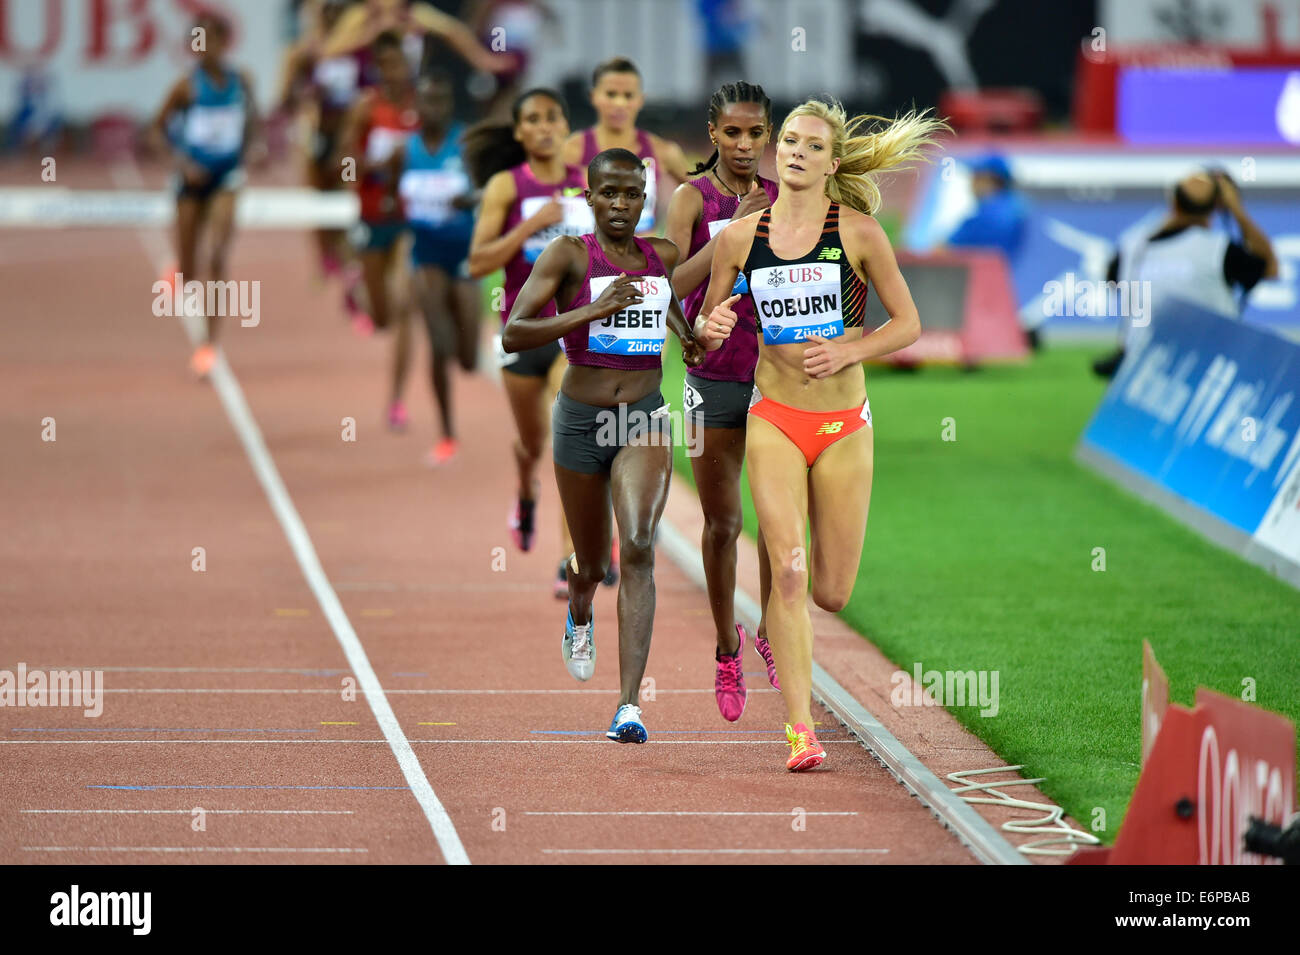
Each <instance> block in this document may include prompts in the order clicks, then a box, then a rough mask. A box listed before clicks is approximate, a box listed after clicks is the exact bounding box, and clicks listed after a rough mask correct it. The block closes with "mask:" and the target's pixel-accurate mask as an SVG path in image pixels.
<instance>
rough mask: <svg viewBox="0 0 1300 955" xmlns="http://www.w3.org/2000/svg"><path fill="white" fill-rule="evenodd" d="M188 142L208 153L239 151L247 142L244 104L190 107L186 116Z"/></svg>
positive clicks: (186, 138)
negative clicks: (245, 138) (245, 140)
mask: <svg viewBox="0 0 1300 955" xmlns="http://www.w3.org/2000/svg"><path fill="white" fill-rule="evenodd" d="M185 142H186V144H187V145H189V146H193V147H195V148H196V149H201V150H203V151H204V152H209V153H219V154H228V153H237V152H239V147H240V146H241V145H242V144H243V142H244V107H243V105H242V104H240V103H234V104H231V105H230V106H191V107H190V110H189V112H188V113H187V114H186V117H185Z"/></svg>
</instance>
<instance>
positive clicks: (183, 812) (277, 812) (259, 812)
mask: <svg viewBox="0 0 1300 955" xmlns="http://www.w3.org/2000/svg"><path fill="white" fill-rule="evenodd" d="M22 812H29V813H40V814H51V813H57V814H58V815H61V816H91V815H95V816H98V815H113V816H119V815H120V816H191V815H193V814H194V810H193V809H24V810H22ZM204 812H206V813H207V814H208V815H210V816H351V815H353V811H352V810H351V809H205V810H204ZM786 815H787V816H788V815H790V814H789V813H786ZM808 815H810V816H815V815H817V813H813V812H810V813H808Z"/></svg>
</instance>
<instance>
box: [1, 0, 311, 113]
mask: <svg viewBox="0 0 1300 955" xmlns="http://www.w3.org/2000/svg"><path fill="white" fill-rule="evenodd" d="M204 8H207V9H212V10H215V11H217V12H219V13H222V14H225V16H226V17H227V19H229V21H230V24H231V27H232V30H233V35H232V37H231V48H230V54H229V61H230V64H231V65H232V66H234V67H236V68H237V69H242V70H244V71H246V72H247V73H248V74H249V77H250V79H251V80H252V83H253V89H254V93H255V95H256V97H257V101H258V105H259V106H260V107H261V108H262V109H263V110H264V111H265V110H266V108H267V107H268V106H269V105H270V104H269V102H268V100H269V97H271V96H273V95H274V93H275V85H276V81H277V73H278V71H279V69H280V61H281V58H282V54H281V47H282V40H283V34H284V29H285V26H286V20H285V17H286V11H287V8H288V5H287V2H286V0H0V119H7V118H8V117H11V116H13V115H14V113H15V112H16V111H17V109H18V99H19V89H20V84H21V82H22V79H23V77H24V75H26V74H27V73H29V71H32V70H37V71H39V72H40V74H41V75H42V76H43V77H44V78H45V79H46V80H47V81H49V82H51V83H52V85H53V91H52V95H53V103H51V104H50V106H51V108H52V109H53V110H54V111H56V112H57V113H59V114H61V115H62V117H63V118H64V119H65V120H67V121H69V122H74V123H81V122H86V121H89V120H92V119H94V118H95V117H97V116H100V115H103V114H105V113H121V114H125V115H127V116H130V117H132V118H134V119H137V120H145V119H148V118H150V117H152V116H153V114H154V112H155V111H156V110H157V109H158V107H159V106H161V105H162V101H163V97H164V96H165V95H166V92H167V90H168V89H169V88H170V87H171V84H172V83H174V82H176V80H177V79H178V78H179V77H180V75H181V73H182V71H184V70H187V69H190V68H192V67H193V66H194V64H195V62H196V60H195V58H194V56H193V55H192V54H191V53H190V47H189V43H190V29H191V28H192V27H193V25H194V20H195V16H196V14H197V13H198V11H199V10H200V9H204Z"/></svg>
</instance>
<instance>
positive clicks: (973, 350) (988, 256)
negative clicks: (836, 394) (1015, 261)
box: [867, 249, 1029, 367]
mask: <svg viewBox="0 0 1300 955" xmlns="http://www.w3.org/2000/svg"><path fill="white" fill-rule="evenodd" d="M898 267H899V269H900V270H901V271H902V273H903V278H904V279H906V280H907V287H908V289H909V290H910V291H911V293H912V299H913V301H914V302H915V303H916V309H917V312H918V313H920V316H921V337H920V338H918V339H917V340H916V341H915V342H913V343H912V344H911V345H908V346H907V347H906V348H904V349H902V350H901V351H897V352H894V353H893V354H892V355H888V356H886V357H885V358H882V359H879V360H878V362H877V363H879V364H890V365H903V366H913V365H918V364H923V363H938V364H956V365H965V366H967V367H970V366H974V365H978V364H980V363H982V362H988V361H1014V360H1017V359H1021V358H1024V357H1025V356H1027V355H1028V354H1029V348H1028V345H1027V344H1026V342H1025V334H1024V332H1023V331H1022V330H1021V328H1020V320H1019V319H1018V318H1017V317H1016V297H1015V289H1014V288H1013V287H1012V284H1011V272H1010V270H1009V269H1008V268H1007V262H1006V259H1005V258H1004V257H1003V256H1002V254H1001V253H1000V252H997V251H993V250H974V249H950V250H947V251H944V252H938V253H931V254H927V255H917V254H914V253H907V252H900V253H899V254H898ZM888 319H889V314H888V313H887V312H886V311H885V308H884V306H883V305H881V303H880V298H879V296H876V295H868V296H867V328H868V329H872V328H878V327H880V326H881V325H883V324H884V323H885V322H886V321H888Z"/></svg>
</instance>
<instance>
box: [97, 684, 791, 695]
mask: <svg viewBox="0 0 1300 955" xmlns="http://www.w3.org/2000/svg"><path fill="white" fill-rule="evenodd" d="M104 692H105V693H329V694H331V695H333V696H338V694H339V688H338V687H333V688H331V687H306V688H297V689H284V690H280V689H270V688H260V687H155V686H138V687H118V688H113V687H105V688H104ZM356 692H357V693H365V692H366V690H365V688H364V687H357V690H356ZM380 692H381V694H385V693H386V694H387V695H389V696H394V695H396V694H399V693H412V694H423V695H432V696H519V695H520V694H525V693H527V694H537V693H562V694H568V693H598V694H600V695H601V696H609V694H610V693H616V692H618V687H611V688H610V689H608V690H597V689H577V688H575V689H572V690H529V689H519V690H419V689H407V690H394V689H388V690H381V691H380ZM655 692H656V693H713V689H712V688H711V687H709V688H705V689H682V690H665V689H664V688H663V687H659V688H657V689H656V690H655ZM749 692H750V694H751V695H752V694H754V693H776V692H777V691H776V690H773V689H772V688H771V687H767V688H765V689H762V690H750V691H749Z"/></svg>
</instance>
